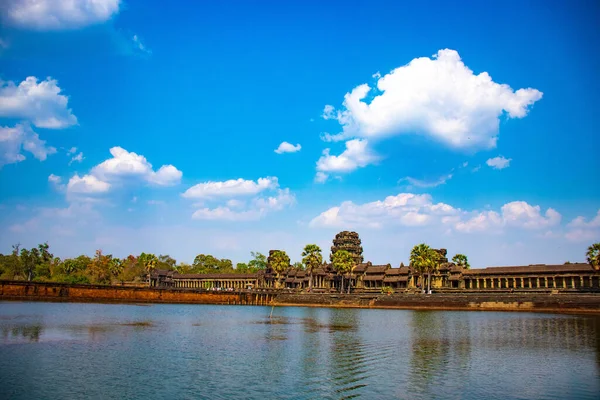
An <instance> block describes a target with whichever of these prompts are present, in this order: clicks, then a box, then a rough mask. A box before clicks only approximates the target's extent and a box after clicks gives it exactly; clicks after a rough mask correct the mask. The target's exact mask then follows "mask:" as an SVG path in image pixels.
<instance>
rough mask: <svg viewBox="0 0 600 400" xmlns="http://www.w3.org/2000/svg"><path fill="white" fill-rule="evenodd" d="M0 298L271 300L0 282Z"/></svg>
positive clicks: (233, 294) (266, 300)
mask: <svg viewBox="0 0 600 400" xmlns="http://www.w3.org/2000/svg"><path fill="white" fill-rule="evenodd" d="M0 300H26V301H66V302H107V303H111V302H113V303H193V304H252V305H261V304H262V305H265V304H270V303H271V301H272V300H273V295H269V294H262V293H243V292H242V293H239V292H209V291H194V290H174V289H155V288H139V287H126V286H103V285H68V284H61V283H46V282H44V283H38V282H19V281H0Z"/></svg>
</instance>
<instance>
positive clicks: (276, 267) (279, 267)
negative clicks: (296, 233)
mask: <svg viewBox="0 0 600 400" xmlns="http://www.w3.org/2000/svg"><path fill="white" fill-rule="evenodd" d="M270 263H271V264H270V267H271V268H273V271H275V273H276V274H277V276H279V274H281V273H282V272H283V271H285V270H286V269H288V268H289V267H290V257H289V256H288V255H287V253H286V252H285V251H283V250H277V251H274V252H273V254H272V255H271V257H270Z"/></svg>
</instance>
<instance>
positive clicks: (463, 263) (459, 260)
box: [452, 254, 471, 269]
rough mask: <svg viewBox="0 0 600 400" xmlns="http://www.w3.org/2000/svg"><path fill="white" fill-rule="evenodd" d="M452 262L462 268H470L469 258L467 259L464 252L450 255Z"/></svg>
mask: <svg viewBox="0 0 600 400" xmlns="http://www.w3.org/2000/svg"><path fill="white" fill-rule="evenodd" d="M452 262H453V263H454V264H456V265H458V266H459V267H462V268H464V269H469V268H471V266H470V265H469V260H467V256H465V255H464V254H457V255H455V256H454V257H452Z"/></svg>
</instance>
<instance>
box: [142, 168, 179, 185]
mask: <svg viewBox="0 0 600 400" xmlns="http://www.w3.org/2000/svg"><path fill="white" fill-rule="evenodd" d="M182 176H183V173H182V172H181V171H180V170H178V169H177V168H175V167H174V166H172V165H163V166H161V167H160V168H159V169H158V171H156V172H152V171H151V172H150V174H149V175H148V176H147V177H146V179H147V180H148V182H150V183H153V184H155V185H158V186H171V185H175V184H177V183H179V182H181V177H182Z"/></svg>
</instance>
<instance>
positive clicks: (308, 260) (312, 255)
mask: <svg viewBox="0 0 600 400" xmlns="http://www.w3.org/2000/svg"><path fill="white" fill-rule="evenodd" d="M302 262H303V263H304V265H305V266H306V270H307V271H308V276H309V280H308V288H309V289H310V290H312V287H313V271H314V270H315V269H316V268H319V266H320V265H321V264H323V255H322V254H321V248H320V247H319V246H317V245H316V244H307V245H306V246H304V251H302Z"/></svg>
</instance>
